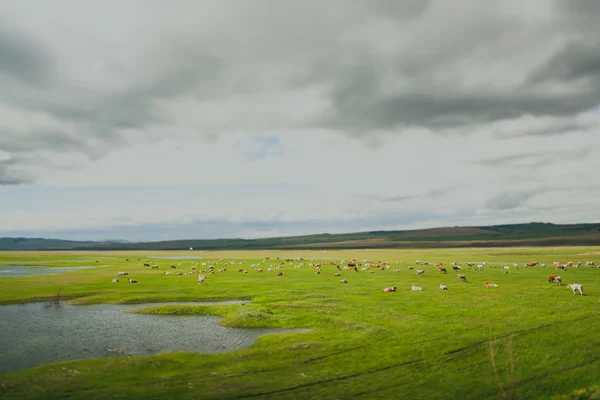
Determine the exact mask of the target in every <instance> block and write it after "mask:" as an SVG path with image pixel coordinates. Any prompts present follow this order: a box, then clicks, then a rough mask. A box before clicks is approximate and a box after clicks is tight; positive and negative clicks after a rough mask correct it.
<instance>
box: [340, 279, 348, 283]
mask: <svg viewBox="0 0 600 400" xmlns="http://www.w3.org/2000/svg"><path fill="white" fill-rule="evenodd" d="M340 283H348V281H347V280H345V279H342V280H341V281H340Z"/></svg>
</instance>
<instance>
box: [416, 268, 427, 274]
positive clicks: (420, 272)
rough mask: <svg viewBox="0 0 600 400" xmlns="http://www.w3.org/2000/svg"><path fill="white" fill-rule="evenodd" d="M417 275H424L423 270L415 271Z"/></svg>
mask: <svg viewBox="0 0 600 400" xmlns="http://www.w3.org/2000/svg"><path fill="white" fill-rule="evenodd" d="M415 272H416V273H417V275H423V274H424V273H425V270H423V269H418V270H416V271H415Z"/></svg>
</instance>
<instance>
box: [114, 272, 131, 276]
mask: <svg viewBox="0 0 600 400" xmlns="http://www.w3.org/2000/svg"><path fill="white" fill-rule="evenodd" d="M127 275H129V273H127V272H117V276H127Z"/></svg>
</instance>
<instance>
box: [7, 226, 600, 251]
mask: <svg viewBox="0 0 600 400" xmlns="http://www.w3.org/2000/svg"><path fill="white" fill-rule="evenodd" d="M592 245H600V223H593V224H568V225H558V224H550V223H541V222H533V223H528V224H513V225H493V226H473V227H442V228H432V229H419V230H406V231H372V232H357V233H340V234H328V233H324V234H317V235H305V236H289V237H273V238H262V239H207V240H201V239H190V240H170V241H161V242H127V241H124V240H113V241H104V242H95V241H69V240H59V239H42V238H0V250H6V251H7V250H13V251H14V250H185V249H189V248H190V247H193V248H194V250H252V249H256V250H260V249H370V248H381V249H392V248H399V249H401V248H404V249H409V248H434V247H447V248H452V247H502V246H592Z"/></svg>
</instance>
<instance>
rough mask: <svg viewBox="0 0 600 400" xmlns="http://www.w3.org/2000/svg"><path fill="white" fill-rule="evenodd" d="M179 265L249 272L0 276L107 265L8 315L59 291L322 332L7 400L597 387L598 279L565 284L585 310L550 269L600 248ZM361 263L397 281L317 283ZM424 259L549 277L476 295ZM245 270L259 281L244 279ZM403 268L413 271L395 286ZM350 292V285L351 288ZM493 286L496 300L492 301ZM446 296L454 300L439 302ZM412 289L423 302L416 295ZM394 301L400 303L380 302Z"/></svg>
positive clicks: (79, 368)
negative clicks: (378, 265) (385, 265)
mask: <svg viewBox="0 0 600 400" xmlns="http://www.w3.org/2000/svg"><path fill="white" fill-rule="evenodd" d="M168 254H173V255H185V254H194V255H202V256H203V257H205V258H206V259H207V260H222V261H220V262H218V265H219V267H221V266H222V264H223V263H224V262H226V261H230V260H235V261H236V262H239V261H243V262H244V264H243V265H242V266H237V265H236V266H233V265H230V266H227V267H226V268H227V269H228V270H227V271H226V272H222V273H216V274H215V275H210V276H209V277H208V279H207V281H206V283H204V284H202V285H199V284H198V283H197V280H196V278H195V276H176V275H174V271H171V274H170V275H164V274H163V272H164V271H165V270H170V269H169V268H168V267H169V265H171V264H176V265H177V269H176V270H175V271H189V270H190V266H191V265H192V264H195V263H200V264H201V263H202V262H205V261H206V260H193V261H192V260H190V261H186V260H158V259H156V260H154V261H156V262H157V263H158V264H159V265H160V266H161V268H160V269H159V270H158V271H157V270H151V269H150V268H148V267H143V266H142V265H143V263H147V262H149V258H148V257H149V256H152V255H167V252H162V253H158V252H157V253H154V254H149V253H148V252H144V253H135V252H123V253H112V252H111V253H102V254H90V253H70V254H68V255H65V254H64V253H40V254H38V253H21V254H15V253H6V254H2V253H0V262H4V261H6V260H7V259H10V258H12V257H22V259H23V260H25V259H29V260H32V259H35V260H36V264H38V265H50V264H53V266H73V264H74V262H73V261H71V260H77V257H79V258H80V259H86V260H89V259H95V258H99V259H100V258H101V257H104V259H103V260H102V261H100V262H99V264H101V265H107V267H106V268H99V269H92V270H79V271H70V272H65V273H63V274H59V275H52V276H40V277H12V278H2V279H0V302H3V303H15V302H23V301H33V300H38V301H39V300H47V299H51V298H52V296H56V293H57V290H58V288H60V296H61V300H64V299H71V303H75V304H97V303H123V304H133V303H149V302H166V301H221V300H234V299H244V300H251V302H250V301H249V302H248V303H244V304H232V305H222V306H217V305H211V306H209V305H201V306H197V305H189V306H188V305H161V306H152V307H147V308H143V309H136V310H134V311H132V312H138V313H152V314H168V315H220V316H223V319H222V320H221V324H223V325H227V326H231V327H244V328H249V327H257V328H259V327H260V328H264V327H269V328H308V329H311V331H309V332H301V333H299V332H293V333H282V334H272V335H267V336H264V337H261V338H260V339H259V340H258V342H257V343H256V344H255V345H253V346H252V347H250V348H249V349H246V350H242V351H236V352H232V353H227V354H219V355H205V354H193V353H171V354H162V355H156V356H146V357H130V358H106V359H94V360H82V361H74V362H63V363H58V364H51V365H44V366H40V367H36V368H32V369H30V370H26V371H20V372H16V373H11V374H6V375H2V376H0V397H1V398H6V399H27V398H45V399H54V398H56V399H59V398H61V399H62V398H70V399H78V398H81V399H84V398H85V399H88V398H117V397H119V398H140V399H142V398H143V399H146V398H190V399H198V398H209V399H228V398H289V399H296V398H311V399H313V398H314V399H338V398H358V399H361V398H362V399H377V398H381V399H390V398H414V399H449V398H452V399H454V398H456V399H487V398H490V399H493V398H515V397H517V398H522V399H530V398H540V399H542V398H551V397H552V396H554V395H556V394H559V393H572V392H573V391H574V390H577V389H578V388H582V387H589V386H590V385H594V384H597V383H598V381H599V380H600V363H599V361H600V338H599V337H598V335H597V332H598V330H599V329H600V314H599V313H598V309H599V307H600V287H599V286H600V285H599V283H600V279H599V277H600V269H595V268H592V267H586V266H582V267H581V268H579V269H569V270H568V271H564V272H563V271H560V275H561V276H562V277H563V280H564V281H565V283H581V284H583V285H584V288H585V289H584V290H585V292H586V295H585V296H573V295H572V292H571V291H570V290H569V289H567V288H566V287H564V286H563V287H558V286H556V285H553V284H548V283H547V277H548V275H550V274H554V273H555V269H554V268H553V267H552V266H551V264H552V262H554V261H562V262H566V261H582V262H584V261H588V260H590V261H596V262H600V248H593V247H589V248H582V247H576V248H557V249H552V248H546V249H543V248H542V249H540V248H533V249H525V248H507V249H443V250H424V251H419V250H411V251H390V250H381V251H374V250H360V251H352V250H348V251H328V252H326V253H324V252H320V251H280V252H274V251H257V252H250V251H246V252H202V253H197V252H189V253H188V252H169V253H168ZM110 257H114V258H110ZM265 257H270V259H269V260H266V262H265V263H264V264H263V268H265V267H267V266H268V265H271V264H273V265H278V264H279V263H280V262H284V267H283V270H282V271H283V272H284V275H283V276H277V275H276V272H277V271H271V272H266V271H265V272H255V271H253V270H251V269H250V268H249V264H252V263H257V262H259V261H261V262H262V261H263V260H264V259H265ZM277 257H280V258H281V260H277ZM287 257H290V258H292V257H294V258H295V257H304V263H305V266H303V267H301V268H299V269H296V268H293V265H298V264H299V262H293V263H288V262H285V261H284V259H285V258H287ZM352 257H355V258H357V259H359V260H362V259H370V260H373V261H379V260H381V261H389V262H390V266H391V268H390V269H389V270H385V271H381V270H379V269H377V270H374V271H375V272H374V273H369V272H366V271H359V272H347V271H342V276H341V277H337V276H334V273H335V272H337V269H336V268H335V267H334V266H331V265H324V266H323V272H322V273H321V274H320V275H315V273H314V268H311V267H309V266H308V264H309V263H311V261H310V260H311V259H313V258H314V259H315V260H317V259H320V260H323V261H324V262H329V261H331V260H336V261H339V260H341V259H346V260H348V259H349V258H352ZM125 258H129V260H130V261H125ZM137 258H140V260H139V261H138V260H137ZM417 259H419V260H422V261H424V260H427V261H430V262H444V263H445V264H446V265H445V266H446V267H447V269H448V270H450V268H449V265H447V264H449V262H451V261H457V262H460V263H464V262H465V261H487V262H488V263H491V262H494V261H502V262H521V263H523V262H525V261H530V260H537V261H540V262H546V263H547V264H549V266H547V267H545V268H542V267H534V268H524V267H522V266H521V267H519V268H514V267H511V269H510V270H509V272H508V273H505V271H504V270H502V269H501V268H499V266H498V265H489V266H486V267H485V269H484V270H483V271H475V270H470V269H468V268H465V269H463V271H462V272H463V273H464V274H465V275H466V276H467V279H468V281H467V282H458V281H457V279H456V274H455V273H452V272H449V273H448V274H447V275H444V274H440V273H439V272H438V271H437V268H435V267H432V266H425V267H422V268H423V269H425V270H426V272H425V274H424V275H423V276H416V275H415V273H414V271H413V270H409V269H408V265H409V264H411V263H413V262H414V261H415V260H417ZM52 260H69V261H52ZM315 262H317V261H315ZM396 262H399V264H396ZM180 263H181V265H180V266H179V265H178V264H180ZM463 266H464V264H463ZM219 267H218V268H219ZM201 268H205V267H201V266H199V267H198V269H201ZM238 268H244V269H246V270H248V273H247V274H244V273H238V272H237V269H238ZM395 268H399V269H400V270H401V272H397V273H395V272H392V270H393V269H395ZM118 271H127V272H129V276H131V277H132V278H134V279H137V280H138V283H137V284H128V283H127V282H126V279H121V282H119V283H118V284H113V283H111V282H110V281H111V279H113V278H114V277H115V276H116V273H117V272H118ZM342 278H344V279H347V280H348V282H349V283H348V284H344V285H343V284H340V283H339V280H340V279H342ZM485 281H493V282H495V283H497V284H498V285H499V287H498V288H486V287H485V285H484V282H485ZM441 282H444V283H445V284H446V285H447V286H448V288H449V290H448V291H440V290H439V289H438V286H439V284H440V283H441ZM411 284H417V285H419V286H421V287H423V291H422V292H412V291H411V290H410V286H411ZM388 286H397V287H398V291H397V292H395V293H383V292H382V289H383V288H384V287H388ZM492 354H493V357H492ZM75 371H76V372H75Z"/></svg>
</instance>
